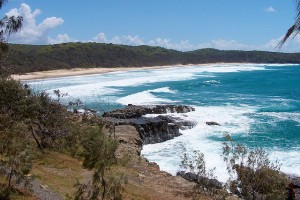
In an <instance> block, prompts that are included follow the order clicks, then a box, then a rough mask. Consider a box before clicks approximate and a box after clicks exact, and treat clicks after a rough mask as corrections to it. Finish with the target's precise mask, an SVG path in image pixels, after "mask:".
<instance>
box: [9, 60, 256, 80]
mask: <svg viewBox="0 0 300 200" xmlns="http://www.w3.org/2000/svg"><path fill="white" fill-rule="evenodd" d="M216 64H218V65H231V64H250V63H206V64H188V65H165V66H152V67H111V68H101V67H99V68H73V69H60V70H49V71H40V72H30V73H25V74H13V75H12V78H13V79H15V80H21V81H23V80H24V81H25V80H35V79H47V78H59V77H67V76H81V75H92V74H104V73H109V72H118V71H131V70H145V69H162V68H170V67H188V66H195V65H196V66H209V65H216Z"/></svg>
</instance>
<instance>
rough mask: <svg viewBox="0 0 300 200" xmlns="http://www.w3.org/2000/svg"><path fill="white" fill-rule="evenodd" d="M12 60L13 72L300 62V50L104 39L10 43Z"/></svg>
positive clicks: (9, 56)
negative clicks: (179, 46) (189, 47)
mask: <svg viewBox="0 0 300 200" xmlns="http://www.w3.org/2000/svg"><path fill="white" fill-rule="evenodd" d="M8 61H9V63H10V64H11V65H12V66H13V71H12V72H13V73H27V72H34V71H43V70H55V69H71V68H92V67H107V68H109V67H140V66H161V65H178V64H201V63H216V62H224V63H232V62H242V63H300V53H278V52H266V51H238V50H230V51H228V50H217V49H199V50H195V51H188V52H181V51H176V50H171V49H166V48H162V47H152V46H146V45H142V46H127V45H116V44H102V43H79V42H78V43H63V44H55V45H20V44H10V48H9V54H8Z"/></svg>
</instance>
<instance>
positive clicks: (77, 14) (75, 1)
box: [0, 0, 300, 52]
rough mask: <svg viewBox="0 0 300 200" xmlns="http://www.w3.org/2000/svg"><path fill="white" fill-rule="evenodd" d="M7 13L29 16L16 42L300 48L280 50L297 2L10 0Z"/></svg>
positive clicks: (298, 45)
mask: <svg viewBox="0 0 300 200" xmlns="http://www.w3.org/2000/svg"><path fill="white" fill-rule="evenodd" d="M5 14H6V15H21V16H23V19H24V21H23V28H22V30H21V31H20V32H19V33H16V34H14V35H12V36H10V38H9V42H11V43H22V44H57V43H64V42H99V43H114V44H126V45H151V46H161V47H166V48H170V49H176V50H180V51H190V50H195V49H200V48H217V49H223V50H229V49H234V50H266V51H282V52H300V36H296V37H295V38H294V39H290V40H289V41H288V42H287V44H286V45H285V46H284V47H283V48H282V49H280V50H279V49H277V48H276V46H277V44H278V42H279V41H280V39H281V38H282V37H283V35H284V34H285V33H286V31H287V30H288V28H289V27H290V26H291V25H292V24H293V23H294V19H295V15H296V0H151V1H150V0H10V1H9V2H8V3H7V4H6V5H5V6H4V7H3V8H2V10H0V15H1V16H4V15H5Z"/></svg>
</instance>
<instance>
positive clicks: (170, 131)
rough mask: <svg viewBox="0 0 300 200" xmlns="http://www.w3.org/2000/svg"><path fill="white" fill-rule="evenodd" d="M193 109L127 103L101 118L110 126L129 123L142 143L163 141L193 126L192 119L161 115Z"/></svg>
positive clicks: (191, 109)
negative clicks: (150, 115)
mask: <svg viewBox="0 0 300 200" xmlns="http://www.w3.org/2000/svg"><path fill="white" fill-rule="evenodd" d="M194 110H195V109H194V108H192V107H190V106H182V105H154V106H135V105H128V106H127V107H125V108H123V109H118V110H114V111H111V112H106V113H104V114H103V120H104V121H105V122H106V123H107V124H110V125H111V126H113V127H115V126H119V125H131V126H134V127H135V128H136V130H137V131H138V133H139V134H140V137H141V139H142V141H143V144H154V143H159V142H164V141H167V140H170V139H173V138H174V137H177V136H180V135H181V133H180V130H183V129H188V128H192V127H194V126H195V125H196V124H195V122H192V121H187V120H183V119H181V118H178V117H172V116H169V115H163V114H167V113H187V112H191V111H194ZM147 114H156V115H157V116H154V117H145V115H147Z"/></svg>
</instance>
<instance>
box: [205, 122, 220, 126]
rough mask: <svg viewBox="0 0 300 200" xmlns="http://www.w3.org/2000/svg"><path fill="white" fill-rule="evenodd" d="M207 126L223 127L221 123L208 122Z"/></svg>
mask: <svg viewBox="0 0 300 200" xmlns="http://www.w3.org/2000/svg"><path fill="white" fill-rule="evenodd" d="M206 125H208V126H221V125H220V124H219V123H217V122H206Z"/></svg>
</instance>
